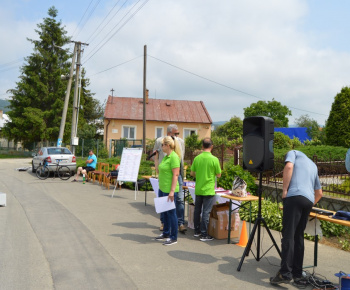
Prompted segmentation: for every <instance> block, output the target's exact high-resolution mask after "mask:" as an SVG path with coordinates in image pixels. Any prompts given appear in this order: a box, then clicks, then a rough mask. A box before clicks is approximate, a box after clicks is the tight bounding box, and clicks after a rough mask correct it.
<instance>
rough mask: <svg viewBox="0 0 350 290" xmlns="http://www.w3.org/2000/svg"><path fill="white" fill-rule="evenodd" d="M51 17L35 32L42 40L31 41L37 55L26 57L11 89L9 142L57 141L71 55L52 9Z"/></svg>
mask: <svg viewBox="0 0 350 290" xmlns="http://www.w3.org/2000/svg"><path fill="white" fill-rule="evenodd" d="M48 15H49V17H47V18H44V21H43V23H41V24H38V25H37V26H38V29H37V30H35V31H36V32H37V33H38V35H39V40H33V39H28V41H30V42H31V43H32V44H34V52H33V53H32V54H31V55H30V56H29V57H26V58H25V61H26V64H25V65H23V67H22V68H21V75H20V80H19V81H18V82H17V83H16V88H15V89H10V90H9V92H10V93H11V94H12V96H11V99H10V100H9V101H10V108H11V111H10V112H9V113H8V114H9V117H10V118H11V122H8V123H7V124H6V126H5V128H4V131H5V135H6V136H7V137H9V138H10V139H15V140H21V141H23V142H33V141H41V140H53V139H57V136H58V133H59V127H60V122H61V117H60V116H61V115H62V108H63V102H64V97H65V90H66V86H65V84H64V82H63V81H62V80H61V75H62V74H68V72H69V68H70V64H69V62H68V60H69V58H70V57H71V55H69V54H68V52H67V51H66V50H63V49H61V48H60V47H62V46H64V45H65V44H67V43H68V42H69V41H70V39H69V37H67V36H66V34H67V32H66V31H65V30H64V28H63V27H62V26H61V22H57V21H56V20H55V17H56V16H57V10H56V9H55V7H51V8H49V10H48Z"/></svg>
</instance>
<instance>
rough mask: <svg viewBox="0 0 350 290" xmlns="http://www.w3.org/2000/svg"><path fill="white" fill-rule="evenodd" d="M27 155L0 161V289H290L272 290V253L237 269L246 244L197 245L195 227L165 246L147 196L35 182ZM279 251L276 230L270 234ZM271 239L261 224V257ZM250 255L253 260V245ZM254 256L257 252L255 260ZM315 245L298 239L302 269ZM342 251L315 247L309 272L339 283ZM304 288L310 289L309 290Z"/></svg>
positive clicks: (348, 257)
mask: <svg viewBox="0 0 350 290" xmlns="http://www.w3.org/2000/svg"><path fill="white" fill-rule="evenodd" d="M30 161H31V160H30V159H11V160H6V159H2V160H0V192H4V193H6V194H7V206H6V207H0V289H59V290H60V289H179V288H180V289H181V288H182V289H201V288H214V287H215V288H219V289H274V288H276V289H296V288H295V287H294V286H293V285H291V284H281V285H282V286H279V287H274V286H272V285H270V283H269V277H270V276H273V275H275V274H276V272H277V271H278V269H279V263H280V258H279V256H278V253H277V251H276V249H275V248H274V247H272V249H271V250H269V251H268V252H267V253H266V254H265V255H264V256H263V257H262V258H261V259H260V261H257V260H256V259H255V258H254V256H253V255H252V254H251V253H250V254H249V256H248V257H246V258H245V260H244V263H243V265H242V268H241V271H239V272H238V271H237V267H238V264H239V262H240V260H241V257H242V254H243V251H244V248H241V247H238V246H236V245H234V244H227V241H226V240H214V241H210V242H201V241H199V240H198V239H197V238H194V237H193V230H191V229H189V230H188V231H187V232H186V234H181V233H179V237H178V243H177V244H176V245H172V246H163V245H162V243H161V242H157V241H155V240H154V237H156V236H157V235H159V234H160V231H159V215H157V214H156V213H155V210H154V203H153V198H154V193H153V192H148V194H147V205H146V206H145V193H144V192H139V193H138V194H137V195H136V200H135V193H134V191H133V190H128V189H121V190H117V191H116V192H115V196H114V198H111V194H112V191H113V190H112V188H111V189H110V190H106V189H104V188H102V187H101V186H100V185H98V183H95V184H92V183H86V184H82V182H76V183H72V182H71V180H72V179H70V180H68V181H62V180H60V179H59V178H55V179H53V178H49V179H47V180H39V179H37V178H36V176H35V175H34V174H33V173H31V171H30V170H28V171H17V170H15V169H16V168H20V167H25V166H28V167H29V166H30ZM272 234H273V236H274V237H275V239H276V242H277V244H278V245H279V246H280V240H281V237H280V234H279V233H278V232H275V231H272ZM271 246H272V242H271V240H270V238H269V236H268V234H267V232H266V230H265V229H263V228H262V235H261V251H262V253H265V251H266V250H268V249H269V248H270V247H271ZM252 250H253V252H254V254H256V239H255V241H254V243H253V247H252ZM261 255H262V254H261ZM313 255H314V243H313V242H310V241H305V263H304V264H305V265H312V264H313V258H314V256H313ZM349 261H350V253H349V252H344V251H342V250H339V249H335V248H332V247H329V246H325V245H321V244H320V245H319V255H318V266H317V267H316V268H308V269H307V270H308V271H309V272H315V273H316V274H317V275H318V276H323V277H325V279H328V280H330V281H331V282H333V283H337V278H336V277H335V276H334V273H337V272H339V271H344V272H348V273H349V272H350V263H349ZM307 289H312V288H311V287H309V288H307Z"/></svg>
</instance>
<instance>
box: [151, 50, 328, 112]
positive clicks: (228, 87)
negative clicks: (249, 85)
mask: <svg viewBox="0 0 350 290" xmlns="http://www.w3.org/2000/svg"><path fill="white" fill-rule="evenodd" d="M147 56H149V57H151V58H153V59H155V60H158V61H159V62H162V63H165V64H167V65H169V66H172V67H174V68H177V69H179V70H182V71H184V72H187V73H189V74H191V75H194V76H196V77H198V78H201V79H203V80H206V81H208V82H212V83H214V84H217V85H219V86H222V87H225V88H227V89H230V90H233V91H236V92H239V93H242V94H245V95H248V96H251V97H254V98H257V99H259V100H263V101H266V100H265V99H263V98H261V97H258V96H256V95H253V94H250V93H247V92H244V91H241V90H238V89H235V88H232V87H230V86H228V85H225V84H222V83H219V82H217V81H214V80H211V79H209V78H206V77H203V76H201V75H198V74H196V73H193V72H190V71H188V70H186V69H183V68H181V67H178V66H176V65H173V64H171V63H168V62H166V61H164V60H161V59H159V58H156V57H154V56H151V55H149V54H148V55H147ZM287 107H289V108H291V109H294V110H299V111H303V112H306V113H310V114H317V115H322V116H328V115H326V114H321V113H316V112H312V111H308V110H303V109H299V108H296V107H291V106H287Z"/></svg>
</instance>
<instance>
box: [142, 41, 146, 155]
mask: <svg viewBox="0 0 350 290" xmlns="http://www.w3.org/2000/svg"><path fill="white" fill-rule="evenodd" d="M146 68H147V45H145V46H144V48H143V138H142V145H143V153H144V154H146Z"/></svg>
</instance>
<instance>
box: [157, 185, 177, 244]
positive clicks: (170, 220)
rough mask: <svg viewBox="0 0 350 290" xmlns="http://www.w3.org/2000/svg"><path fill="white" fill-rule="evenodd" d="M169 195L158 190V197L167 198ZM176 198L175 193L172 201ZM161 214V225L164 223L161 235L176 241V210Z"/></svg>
mask: <svg viewBox="0 0 350 290" xmlns="http://www.w3.org/2000/svg"><path fill="white" fill-rule="evenodd" d="M168 195H169V193H165V192H163V191H161V190H160V189H159V194H158V196H159V197H162V196H168ZM176 198H177V192H175V195H174V200H176ZM162 214H163V223H164V229H163V235H164V236H169V237H170V239H172V240H175V241H176V240H177V230H178V226H177V216H176V209H175V208H174V209H172V210H168V211H165V212H163V213H162Z"/></svg>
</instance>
